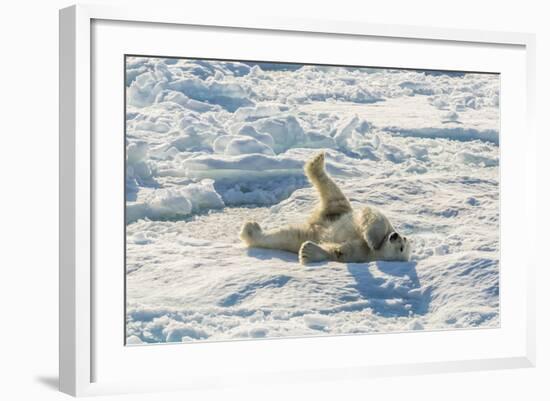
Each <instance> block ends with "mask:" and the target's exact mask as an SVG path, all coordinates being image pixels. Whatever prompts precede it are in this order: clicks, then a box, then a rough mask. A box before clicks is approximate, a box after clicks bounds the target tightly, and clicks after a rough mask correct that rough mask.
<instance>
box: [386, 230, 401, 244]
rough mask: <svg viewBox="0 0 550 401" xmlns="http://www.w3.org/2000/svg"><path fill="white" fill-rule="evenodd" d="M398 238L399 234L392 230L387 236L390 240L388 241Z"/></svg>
mask: <svg viewBox="0 0 550 401" xmlns="http://www.w3.org/2000/svg"><path fill="white" fill-rule="evenodd" d="M398 238H399V234H397V233H396V232H395V231H394V232H392V233H391V234H390V235H389V236H388V239H389V240H390V242H394V241H397V239H398Z"/></svg>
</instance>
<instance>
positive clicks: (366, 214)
mask: <svg viewBox="0 0 550 401" xmlns="http://www.w3.org/2000/svg"><path fill="white" fill-rule="evenodd" d="M305 173H306V176H307V177H308V179H309V181H310V182H311V183H312V184H313V186H314V187H315V188H316V189H317V192H318V193H319V198H320V202H319V206H318V207H317V208H316V209H315V210H314V211H313V213H312V215H311V216H310V218H309V220H308V221H307V222H306V223H303V224H298V225H292V226H288V227H284V228H281V229H278V230H272V231H263V230H262V228H261V227H260V225H259V224H258V223H256V222H253V221H249V222H246V223H245V224H244V225H243V227H242V229H241V233H240V238H241V240H242V241H243V242H244V243H245V244H246V245H247V246H249V247H255V248H268V249H280V250H284V251H289V252H294V253H298V255H299V259H300V263H302V264H307V263H314V262H321V261H324V260H334V261H338V262H344V263H347V262H370V261H374V260H387V261H392V260H399V261H407V260H409V258H410V254H411V244H410V241H409V240H407V238H406V237H404V236H402V235H400V234H399V233H397V232H396V231H395V229H394V228H393V226H392V224H391V223H390V221H389V220H388V219H387V217H386V216H384V214H383V213H382V212H380V211H379V210H377V209H375V208H373V207H370V206H367V207H365V208H364V209H363V210H361V211H353V210H352V208H351V204H350V202H349V200H348V199H347V198H346V197H345V195H344V194H343V193H342V191H341V190H340V188H339V187H338V185H337V184H336V183H335V182H334V181H333V180H332V178H331V177H330V176H329V175H328V174H327V172H326V171H325V154H324V152H322V153H319V154H317V155H316V156H315V157H314V158H313V159H311V160H310V161H309V162H308V163H306V165H305Z"/></svg>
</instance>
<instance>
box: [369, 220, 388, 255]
mask: <svg viewBox="0 0 550 401" xmlns="http://www.w3.org/2000/svg"><path fill="white" fill-rule="evenodd" d="M385 239H386V230H385V227H384V226H383V225H382V224H373V225H371V226H370V227H369V228H368V230H367V232H366V233H365V241H366V242H367V245H368V246H369V248H371V249H376V250H378V249H380V248H382V245H383V244H384V240H385Z"/></svg>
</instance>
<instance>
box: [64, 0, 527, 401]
mask: <svg viewBox="0 0 550 401" xmlns="http://www.w3.org/2000/svg"><path fill="white" fill-rule="evenodd" d="M97 21H110V23H116V22H125V23H134V22H139V23H143V24H153V25H155V24H156V25H159V24H161V25H162V26H163V27H170V26H174V27H178V26H180V27H185V26H192V27H204V28H208V29H209V30H213V31H216V30H220V31H221V30H223V29H231V30H236V31H239V30H240V31H242V32H244V33H245V34H252V33H253V32H254V31H262V32H274V33H285V34H288V35H292V34H300V33H304V34H307V35H319V36H324V37H330V36H331V35H337V36H339V37H347V38H354V39H361V38H384V39H385V40H389V41H392V40H395V41H398V40H413V41H420V42H426V43H427V42H434V43H437V44H438V46H445V45H449V46H450V45H452V44H460V45H461V46H463V47H468V46H472V47H475V46H496V47H499V46H500V47H502V48H505V47H506V48H508V47H510V48H513V49H515V50H517V52H516V53H518V54H516V55H515V56H514V57H518V60H519V61H520V63H519V64H518V65H520V64H521V66H520V69H522V71H523V72H522V74H521V76H520V77H519V78H522V79H519V80H517V81H514V82H516V85H519V86H518V91H521V93H524V94H525V96H524V97H521V99H520V100H519V101H520V102H521V104H523V105H524V107H525V112H524V113H523V111H522V112H521V115H520V114H518V115H519V117H518V124H522V125H521V127H522V128H523V131H524V134H523V136H522V140H521V143H522V144H521V145H519V146H515V145H514V144H513V143H512V141H511V140H510V141H509V142H508V145H506V146H507V148H506V149H513V152H512V153H508V154H503V164H504V163H510V160H515V159H514V157H515V155H517V157H518V160H519V161H520V162H521V166H520V167H518V169H519V171H518V173H517V174H516V175H515V176H514V177H511V178H510V179H514V180H516V181H514V182H518V183H519V182H523V184H524V191H520V192H522V193H521V194H518V196H521V199H519V198H518V205H519V204H520V205H521V207H522V210H521V213H520V214H521V216H522V218H523V219H526V220H527V221H528V222H529V224H530V225H531V227H530V228H531V229H530V232H534V231H535V230H534V224H535V218H534V216H535V215H536V208H535V201H534V199H535V191H536V185H537V183H536V181H535V180H536V178H535V177H536V174H535V172H536V171H535V165H536V162H535V153H536V151H535V142H536V140H535V139H536V138H535V132H534V128H533V121H534V116H533V113H534V86H535V71H534V65H535V63H534V57H535V54H534V49H535V37H534V35H531V34H526V33H507V32H484V31H471V30H458V29H438V28H427V27H414V26H398V25H374V24H368V23H362V22H341V21H316V20H294V19H292V18H271V17H264V18H262V17H258V16H242V17H240V18H239V19H233V18H232V19H226V18H222V17H215V16H212V15H210V16H207V15H186V14H185V13H183V12H181V10H167V9H161V8H155V7H147V8H139V7H132V8H113V7H109V6H103V5H102V6H96V5H86V6H83V5H78V6H72V7H69V8H66V9H63V10H61V11H60V266H59V269H60V270H59V275H60V294H59V299H60V301H59V302H60V326H59V330H60V356H59V376H60V390H61V391H63V392H65V393H68V394H71V395H75V396H80V395H93V394H106V393H120V392H122V393H126V392H133V391H156V390H166V389H189V388H192V389H202V388H208V387H214V386H226V385H235V384H236V385H239V384H245V383H246V380H247V378H250V377H254V378H255V380H257V381H259V382H265V383H271V384H274V383H276V382H278V383H280V382H281V380H283V381H289V382H290V381H295V380H326V379H327V378H328V377H331V378H343V377H346V378H353V379H357V380H359V379H361V378H365V377H372V376H386V375H399V374H421V373H429V372H439V371H446V372H450V371H466V370H478V369H503V368H516V367H531V366H534V364H535V305H534V302H535V301H534V300H535V294H534V291H535V284H534V270H535V263H536V262H535V259H534V256H529V255H535V253H534V252H527V257H524V258H523V259H521V266H520V267H521V274H522V275H521V277H520V279H517V280H511V281H510V283H511V284H510V286H509V288H508V290H509V289H510V288H511V286H514V288H513V289H514V291H511V292H514V293H515V295H514V296H515V297H516V298H514V300H511V301H514V302H515V301H516V299H518V300H521V302H519V303H517V304H518V305H520V307H518V311H517V314H516V315H514V316H517V317H518V319H517V320H518V321H516V322H507V324H506V325H504V326H503V327H501V328H500V329H497V330H502V331H503V332H504V331H506V330H507V327H510V330H511V331H514V334H513V335H511V336H510V337H506V338H505V337H503V338H501V340H504V339H508V340H509V339H513V340H510V341H511V342H509V343H508V346H509V351H507V350H506V349H505V348H504V345H502V346H500V345H498V346H497V345H495V348H494V349H491V350H487V352H482V351H479V350H476V351H472V353H471V354H468V355H466V357H465V358H452V357H451V358H449V359H445V358H446V356H442V358H443V360H435V359H431V360H417V359H415V357H414V355H410V356H409V359H408V361H407V362H403V361H400V362H399V361H398V362H396V360H392V359H391V358H388V359H387V361H386V360H384V358H377V357H375V356H373V360H374V359H376V361H375V362H372V361H367V360H364V362H362V361H361V360H359V361H357V360H355V361H352V360H351V359H349V360H347V361H344V360H342V361H339V362H338V364H337V363H336V361H335V366H334V367H331V365H330V363H331V362H330V361H331V358H335V355H337V353H336V350H338V349H339V348H338V347H342V346H343V344H345V343H351V342H354V343H355V345H356V346H362V344H363V343H364V341H365V340H364V338H365V337H363V338H362V339H356V338H354V337H356V336H349V337H340V338H338V339H330V338H328V339H326V338H325V339H315V340H313V339H311V340H309V341H307V342H306V341H305V340H304V341H303V342H301V343H299V344H298V343H297V342H296V340H284V339H282V340H277V341H271V342H270V341H251V342H246V344H245V343H243V342H234V343H232V344H219V343H218V344H201V345H200V346H195V345H193V346H192V347H191V348H188V355H187V357H188V358H201V355H202V356H204V357H206V358H213V357H214V355H217V354H219V355H226V356H228V357H230V356H231V355H239V353H242V352H246V353H254V354H257V355H260V356H262V357H263V358H264V361H265V365H266V366H264V367H257V366H256V367H254V368H253V369H251V368H250V367H246V366H242V367H241V369H237V374H241V373H242V378H241V379H239V378H238V377H237V376H231V375H229V374H227V376H226V373H227V371H224V370H223V366H222V367H220V369H219V370H218V371H213V372H212V373H211V374H205V373H204V371H202V370H201V369H197V370H196V372H194V371H193V369H190V370H189V372H188V374H189V375H188V376H186V378H185V379H183V380H182V379H178V378H177V377H175V376H170V375H166V376H163V375H162V372H161V374H160V375H159V376H158V377H153V376H151V377H150V379H149V380H146V381H144V380H131V378H129V377H120V380H117V379H116V377H115V375H111V376H110V377H109V379H108V380H101V379H100V380H98V377H101V375H100V376H98V372H97V369H98V364H96V363H95V358H96V353H97V352H98V350H103V351H104V350H106V349H107V348H105V347H104V345H103V343H102V342H101V341H99V344H97V341H98V338H100V337H101V336H98V331H97V330H98V329H97V328H96V325H97V323H98V319H103V317H102V316H100V315H98V314H97V311H96V310H94V302H93V296H94V293H95V291H98V288H97V287H98V285H101V283H100V282H99V281H96V278H97V277H96V276H95V275H94V271H93V267H94V263H95V260H96V259H95V258H96V254H95V251H96V249H95V247H94V232H95V231H96V225H97V223H98V222H97V221H96V219H97V214H96V213H95V210H96V207H97V205H96V201H97V198H96V197H95V194H94V191H95V188H96V187H95V185H96V182H95V180H94V175H95V170H96V168H97V165H96V160H97V159H95V154H96V153H97V152H98V148H97V144H96V143H95V142H94V138H93V135H92V132H93V130H92V125H93V124H94V121H93V112H94V111H93V107H94V105H93V103H92V92H93V88H92V85H91V83H92V76H93V74H94V73H95V71H94V70H93V69H94V60H93V55H94V54H95V53H94V43H93V40H92V36H93V24H94V23H96V22H97ZM142 26H143V25H142ZM121 29H129V28H128V27H126V28H124V27H122V28H121ZM134 29H140V27H139V26H138V27H134ZM95 45H97V44H95ZM96 50H97V49H96ZM523 62H524V63H525V64H523ZM434 69H436V68H434ZM516 78H517V77H516ZM518 113H520V112H519V111H518ZM101 151H102V152H103V150H101ZM506 157H508V162H506ZM118 163H119V164H120V165H121V164H122V160H119V161H118ZM509 172H510V170H507V172H506V174H507V176H506V177H508V176H509V175H510V176H511V175H512V174H510V173H509ZM513 224H517V222H515V223H514V222H511V223H510V224H509V225H506V227H507V228H506V227H505V228H503V229H505V230H510V227H512V225H513ZM512 236H513V233H510V241H512V240H513V238H512ZM527 246H529V245H527ZM513 252H516V253H517V252H518V251H517V250H510V251H506V252H505V253H503V254H502V257H503V258H510V259H512V258H514V257H517V256H518V255H514V254H513ZM514 274H515V273H514ZM516 287H517V288H516ZM99 290H100V291H102V289H99ZM109 291H117V289H116V288H114V289H110V290H109ZM118 291H123V289H122V288H119V289H118ZM503 291H504V290H503ZM507 296H508V295H507V294H504V295H502V297H507ZM503 301H505V299H504V300H503ZM120 319H121V320H122V316H120ZM512 326H513V327H512ZM512 329H514V330H512ZM487 333H489V334H487ZM494 333H495V332H494V331H492V332H488V331H478V332H476V333H475V334H473V335H470V334H471V333H469V332H439V333H424V334H418V333H416V334H408V337H407V338H406V341H413V342H417V343H418V344H422V343H426V341H423V340H422V338H421V337H422V336H426V339H427V341H428V342H427V344H429V343H430V342H432V341H435V342H438V341H439V342H443V341H457V342H458V343H460V344H463V345H465V346H467V345H468V344H469V343H468V342H470V343H472V342H473V341H478V340H476V339H479V340H480V341H481V340H482V337H486V338H485V339H483V341H487V342H488V343H490V342H495V338H492V335H493V334H494ZM428 335H429V336H430V338H429V339H428V337H427V336H428ZM384 336H399V335H393V334H381V335H377V337H376V338H377V339H381V338H382V337H384ZM410 336H416V337H415V338H412V337H410ZM371 338H375V337H371ZM395 338H398V337H395ZM411 338H412V340H411ZM445 338H446V339H447V340H445ZM118 340H120V341H119V342H118V343H119V344H120V347H122V348H124V342H123V341H122V335H120V338H118V339H117V341H118ZM300 341H302V340H300ZM361 341H363V343H361ZM372 341H374V340H372ZM404 341H405V340H404ZM497 342H498V341H496V342H495V343H497ZM285 344H288V345H285ZM320 346H322V347H324V348H325V349H326V350H327V353H326V356H325V359H327V360H328V361H325V363H324V364H322V363H321V364H319V363H318V361H316V360H315V359H312V363H309V364H308V363H304V364H302V365H300V364H298V367H297V368H296V369H286V368H285V360H284V358H277V354H280V355H284V353H285V352H286V351H285V348H291V349H293V351H292V352H304V355H315V353H316V352H317V351H318V350H319V347H320ZM499 346H500V348H498V347H499ZM102 347H103V348H102ZM168 347H174V346H159V347H157V348H156V350H154V351H151V352H155V353H156V355H145V353H146V351H143V349H144V348H141V351H140V350H139V347H138V349H137V350H136V351H133V352H134V353H133V354H132V355H131V356H129V358H130V359H131V360H132V361H134V363H135V361H136V360H139V358H147V359H143V360H147V361H157V362H158V361H159V360H162V358H169V357H170V356H169V354H170V353H172V352H171V351H167V350H168ZM268 348H269V349H270V351H267V349H268ZM458 348H459V349H460V347H458ZM473 348H475V347H473ZM340 349H341V348H340ZM300 350H301V351H300ZM331 350H332V351H331ZM103 351H101V352H103ZM333 351H334V352H333ZM105 353H106V352H104V354H105ZM308 353H309V354H308ZM121 355H122V354H121ZM113 358H115V357H114V356H113ZM136 358H137V359H136ZM270 358H271V359H270ZM103 361H104V362H102V364H103V365H102V366H104V365H105V363H106V362H105V358H103ZM117 363H118V361H115V360H114V359H113V366H115V365H116V366H117V368H118V367H119V365H117ZM268 364H269V365H270V367H268V366H267V365H268ZM120 366H121V365H120ZM214 370H215V369H214ZM239 372H240V373H239ZM243 372H244V373H243ZM161 377H163V378H161Z"/></svg>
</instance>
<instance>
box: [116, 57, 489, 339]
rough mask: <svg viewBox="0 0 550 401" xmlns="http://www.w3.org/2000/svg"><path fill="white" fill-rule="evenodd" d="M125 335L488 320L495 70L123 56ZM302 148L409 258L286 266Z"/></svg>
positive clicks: (309, 200)
mask: <svg viewBox="0 0 550 401" xmlns="http://www.w3.org/2000/svg"><path fill="white" fill-rule="evenodd" d="M126 85H127V92H126V96H127V114H126V127H127V130H126V157H127V160H126V162H127V176H126V198H127V212H126V218H127V233H126V234H127V261H126V269H127V275H126V280H127V312H128V314H127V340H128V341H127V342H128V344H141V343H157V342H181V341H184V342H185V341H195V340H211V341H212V340H226V339H241V338H259V337H289V336H304V335H307V336H309V335H332V334H354V333H375V332H392V331H408V330H436V329H456V328H477V327H498V325H499V77H498V75H490V74H471V73H441V72H433V71H431V72H430V71H427V72H426V71H414V70H389V69H371V68H364V69H357V68H342V67H316V66H299V65H284V64H257V63H256V64H250V63H249V64H247V63H240V62H220V61H204V60H202V61H201V60H178V59H156V58H137V57H131V58H127V70H126ZM320 150H324V151H325V152H326V154H327V157H326V159H327V160H326V162H327V170H328V172H329V173H330V174H331V175H332V176H333V177H334V179H335V180H336V181H337V182H338V184H339V185H341V187H342V188H343V190H344V192H345V193H346V195H347V196H348V197H349V199H350V200H351V202H352V204H353V206H354V207H356V208H360V207H361V206H362V205H365V204H372V205H375V206H377V207H378V208H380V209H382V210H383V211H384V212H385V213H386V214H387V215H388V216H389V218H390V219H391V221H392V222H393V224H394V226H395V227H396V228H397V229H398V230H399V231H401V232H402V233H403V234H405V235H406V236H407V237H409V238H411V239H412V241H413V256H412V260H411V261H410V262H407V263H402V262H373V263H362V264H341V263H335V262H327V263H319V264H314V265H310V266H302V265H300V264H299V263H298V257H297V255H295V254H291V253H287V252H283V251H274V250H263V249H247V248H245V247H244V246H243V245H242V244H241V243H240V241H239V239H238V233H239V230H240V227H241V225H242V224H243V222H245V221H246V220H256V221H258V222H259V223H260V224H261V225H262V227H264V228H266V229H270V228H276V227H280V226H282V225H285V224H288V223H295V222H297V221H304V220H305V219H306V218H307V216H308V214H309V213H310V212H311V210H312V209H313V207H314V206H315V204H316V201H317V198H316V194H315V192H314V190H313V188H311V186H310V185H309V184H308V182H307V180H306V178H305V176H304V174H303V165H304V162H305V161H307V160H308V159H309V158H311V157H312V156H313V155H315V154H316V153H317V152H319V151H320Z"/></svg>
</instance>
